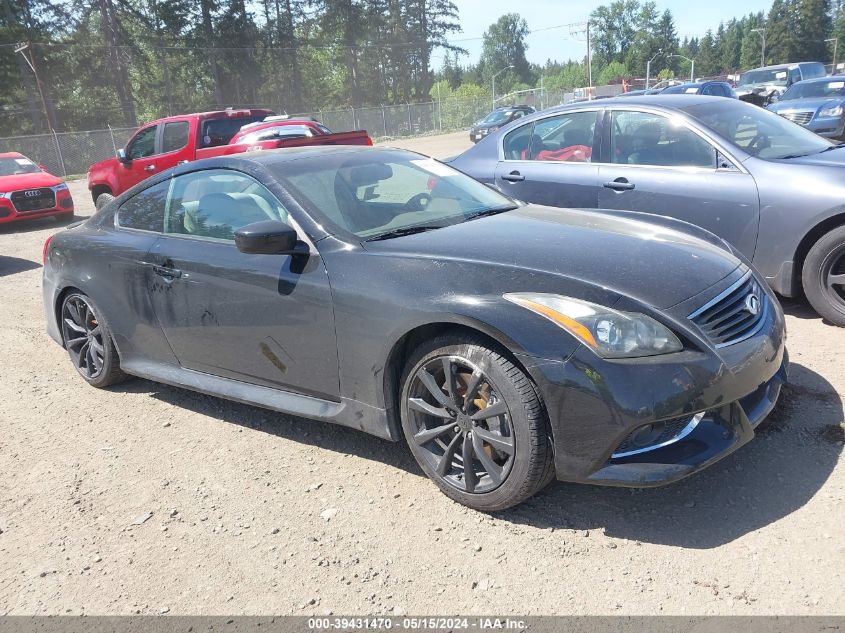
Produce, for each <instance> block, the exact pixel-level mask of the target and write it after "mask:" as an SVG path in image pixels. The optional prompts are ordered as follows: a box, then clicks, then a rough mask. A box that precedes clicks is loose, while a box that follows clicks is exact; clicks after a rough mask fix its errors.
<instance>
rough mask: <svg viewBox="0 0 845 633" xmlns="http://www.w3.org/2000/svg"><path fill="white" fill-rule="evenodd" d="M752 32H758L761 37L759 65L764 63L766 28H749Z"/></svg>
mask: <svg viewBox="0 0 845 633" xmlns="http://www.w3.org/2000/svg"><path fill="white" fill-rule="evenodd" d="M751 32H752V33H759V34H760V37H761V38H762V39H763V50H762V51H761V52H760V65H761V66H765V65H766V29H751Z"/></svg>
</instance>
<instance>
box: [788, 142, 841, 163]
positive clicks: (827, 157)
mask: <svg viewBox="0 0 845 633" xmlns="http://www.w3.org/2000/svg"><path fill="white" fill-rule="evenodd" d="M777 162H779V163H788V164H790V165H814V166H818V167H843V166H845V145H844V146H841V147H836V148H834V149H831V150H827V151H824V152H820V153H818V154H811V155H810V156H798V157H797V158H787V159H784V160H779V161H777Z"/></svg>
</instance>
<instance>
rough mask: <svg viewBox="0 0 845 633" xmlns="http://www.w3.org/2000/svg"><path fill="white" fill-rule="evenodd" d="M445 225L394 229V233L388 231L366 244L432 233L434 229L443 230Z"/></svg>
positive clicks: (368, 240)
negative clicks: (427, 232)
mask: <svg viewBox="0 0 845 633" xmlns="http://www.w3.org/2000/svg"><path fill="white" fill-rule="evenodd" d="M441 228H443V225H441V224H431V225H429V224H422V225H418V226H403V227H402V228H401V229H393V230H392V231H388V232H387V233H379V234H378V235H376V236H375V237H370V238H368V239H366V240H365V241H366V242H377V241H378V240H390V239H393V238H394V237H403V236H405V235H414V234H415V233H425V232H426V231H431V230H433V229H441Z"/></svg>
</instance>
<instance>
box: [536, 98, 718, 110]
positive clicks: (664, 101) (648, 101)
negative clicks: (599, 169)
mask: <svg viewBox="0 0 845 633" xmlns="http://www.w3.org/2000/svg"><path fill="white" fill-rule="evenodd" d="M724 101H725V98H724V97H711V96H707V95H700V94H668V95H667V94H663V93H659V94H653V95H646V94H643V95H634V96H631V97H621V96H620V97H611V98H610V99H601V100H600V102H598V101H596V100H595V99H594V100H593V101H582V102H580V103H577V104H576V103H573V104H567V105H562V106H555V107H553V108H548V109H547V110H542V111H540V112H538V113H537V114H540V115H544V114H546V113H548V112H552V111H555V112H557V111H562V110H568V109H575V108H580V107H583V106H584V105H585V104H590V103H594V102H595V103H599V107H602V108H606V107H612V106H614V105H617V104H618V105H624V106H631V105H644V106H660V107H664V108H676V109H681V108H687V107H689V106H691V105H696V104H699V103H723V102H724Z"/></svg>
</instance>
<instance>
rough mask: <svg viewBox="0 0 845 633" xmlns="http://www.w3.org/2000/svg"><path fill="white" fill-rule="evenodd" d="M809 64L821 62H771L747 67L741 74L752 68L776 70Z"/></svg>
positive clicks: (748, 71)
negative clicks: (755, 66)
mask: <svg viewBox="0 0 845 633" xmlns="http://www.w3.org/2000/svg"><path fill="white" fill-rule="evenodd" d="M809 64H821V62H792V63H789V64H772V65H770V66H760V67H758V68H749V69H748V70H745V71H743V73H742V74H745V73H750V72H751V71H753V70H777V69H778V68H797V67H798V66H807V65H809Z"/></svg>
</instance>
